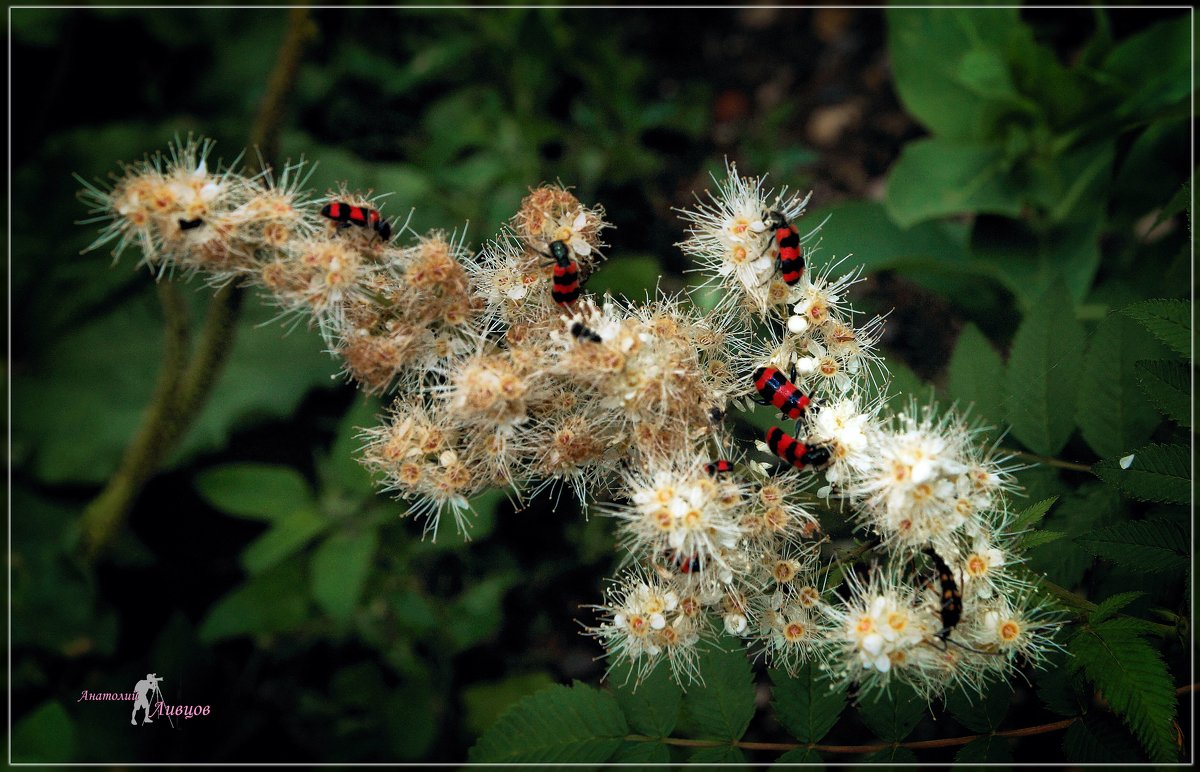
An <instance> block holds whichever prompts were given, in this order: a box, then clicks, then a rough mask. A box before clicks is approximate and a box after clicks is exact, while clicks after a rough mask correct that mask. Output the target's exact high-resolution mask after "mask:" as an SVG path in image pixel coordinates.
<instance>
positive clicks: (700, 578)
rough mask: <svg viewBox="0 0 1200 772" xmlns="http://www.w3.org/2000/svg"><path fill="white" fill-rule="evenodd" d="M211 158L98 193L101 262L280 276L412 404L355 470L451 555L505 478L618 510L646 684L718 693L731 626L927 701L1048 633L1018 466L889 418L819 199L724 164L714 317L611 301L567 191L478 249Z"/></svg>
mask: <svg viewBox="0 0 1200 772" xmlns="http://www.w3.org/2000/svg"><path fill="white" fill-rule="evenodd" d="M210 151H211V143H209V142H206V141H202V142H195V141H192V140H190V139H189V140H188V141H187V142H183V143H177V144H176V145H175V146H173V147H172V148H171V150H170V152H169V153H168V154H167V155H166V156H162V155H159V156H154V157H152V158H147V159H145V160H144V161H142V162H141V163H138V164H133V165H127V166H125V167H124V169H123V172H122V174H121V175H120V176H119V177H117V179H116V180H115V182H114V184H113V185H111V186H109V187H104V188H102V187H100V186H96V185H86V188H85V190H84V192H83V197H84V198H85V199H86V200H88V201H89V202H90V203H91V204H92V206H93V210H94V212H95V213H96V214H97V215H98V217H97V219H98V220H102V221H103V222H105V226H104V229H103V231H102V233H101V235H100V237H99V238H98V239H97V240H96V242H95V243H94V244H93V247H96V246H100V245H104V244H110V243H111V244H114V245H115V250H114V252H115V253H116V254H119V253H120V252H121V251H122V250H124V249H125V248H126V247H128V246H130V245H137V246H138V247H139V248H140V251H141V253H142V260H143V263H145V264H146V265H147V266H149V267H150V268H151V269H152V270H153V271H154V272H155V273H156V274H158V275H160V276H161V275H163V274H164V273H171V272H173V270H174V269H175V268H176V267H178V268H180V269H181V270H183V271H186V272H189V273H198V274H201V275H203V276H205V277H206V279H207V280H208V281H210V282H211V283H213V284H214V285H222V284H227V283H229V282H238V283H239V284H244V285H248V286H253V287H257V288H258V289H259V290H260V291H261V292H262V293H263V294H264V295H265V296H266V298H267V300H268V302H270V303H272V304H274V305H276V306H278V307H279V308H280V309H281V310H282V315H284V316H289V317H291V318H293V319H295V320H300V321H304V322H306V323H307V324H309V325H310V326H312V327H314V328H316V329H317V330H319V331H320V333H321V335H322V336H323V338H324V340H325V341H326V343H327V345H328V347H329V349H330V351H331V352H332V353H333V355H334V356H335V357H336V358H337V359H338V360H340V362H341V367H342V370H343V373H344V374H345V376H346V377H347V378H349V379H350V380H352V381H354V382H356V383H357V384H358V386H359V387H360V388H361V389H363V390H364V391H366V392H370V393H379V394H385V395H388V396H390V397H391V400H392V401H391V406H390V408H389V410H388V413H387V415H386V416H384V418H383V420H382V422H381V423H380V424H379V425H377V426H374V427H371V428H367V429H364V430H363V435H362V436H363V439H364V447H363V458H362V461H363V463H364V464H365V465H366V466H367V467H368V468H369V469H371V470H372V471H373V472H374V473H375V474H376V476H377V479H379V480H380V481H381V484H382V486H383V487H384V488H385V489H386V490H388V491H390V492H392V493H394V494H395V495H396V496H397V497H398V498H400V499H403V500H405V501H407V502H408V503H409V506H408V509H407V512H408V514H410V515H413V516H415V517H417V518H421V519H423V520H424V524H425V528H426V531H427V532H428V533H432V534H433V536H434V538H436V535H437V530H438V527H439V523H440V521H441V517H442V515H443V514H445V513H447V512H449V513H451V514H452V516H453V518H454V521H455V524H456V527H457V530H458V531H459V532H460V533H462V534H463V535H464V536H466V535H468V533H469V529H470V525H471V517H470V516H471V513H472V510H471V506H472V505H471V501H472V498H473V497H475V496H477V495H478V494H481V493H483V492H485V491H487V490H490V489H496V488H502V489H506V490H508V491H509V492H510V495H511V496H512V497H513V498H514V499H515V500H516V501H518V502H520V501H522V500H523V499H524V498H526V497H529V496H535V495H538V494H539V493H541V492H542V491H545V490H547V489H557V493H558V494H559V495H561V493H562V491H563V490H565V489H569V490H571V491H572V492H573V493H574V494H575V496H576V497H577V498H578V500H579V502H580V504H581V505H583V506H585V507H586V506H587V505H588V504H589V503H590V502H593V500H594V499H596V498H597V497H598V496H603V497H605V499H606V501H605V503H604V504H603V505H601V506H600V507H599V510H600V512H601V513H602V514H605V515H608V516H610V517H611V518H612V519H613V521H614V522H615V524H616V529H617V532H618V541H619V544H620V546H621V548H622V549H623V550H624V552H625V553H626V555H627V561H626V563H627V564H628V567H627V568H625V569H624V570H623V571H622V572H621V574H620V575H619V576H618V577H617V578H615V579H614V580H613V584H612V587H611V588H610V590H609V592H608V593H607V596H606V598H605V601H604V602H603V603H602V604H601V605H599V606H596V607H595V608H596V609H597V617H598V621H597V623H596V624H595V626H592V627H590V628H588V632H589V633H590V634H591V635H593V636H595V637H596V638H597V639H598V640H599V641H600V642H602V644H603V645H604V647H605V648H606V650H607V654H608V656H609V658H610V661H611V662H612V663H614V664H616V663H628V664H630V665H631V666H632V667H631V672H632V673H634V674H635V677H636V678H637V679H639V680H640V679H641V678H643V677H645V675H646V674H647V673H649V672H650V671H651V670H652V669H653V668H655V667H657V666H658V664H659V663H660V662H664V661H665V662H667V663H668V665H667V666H668V667H669V668H670V669H671V671H672V673H673V674H674V676H675V678H676V679H677V680H678V681H679V682H680V683H684V684H686V683H691V682H695V681H697V680H701V679H702V676H703V674H702V673H701V672H700V671H699V667H698V654H699V652H700V651H701V650H702V649H703V647H704V646H707V645H717V644H716V643H715V639H716V638H717V637H719V636H720V635H722V634H724V635H730V636H737V637H740V638H742V639H745V640H746V641H747V643H748V644H749V645H750V646H751V647H752V648H754V649H755V650H756V651H757V652H758V653H759V654H760V655H761V656H763V657H765V658H766V659H767V660H768V661H769V662H770V663H771V664H773V665H775V666H779V667H782V668H784V669H786V670H788V671H789V672H794V671H795V670H796V669H797V668H799V667H800V666H802V665H804V664H806V663H809V662H816V663H819V664H820V666H821V667H823V668H825V669H827V670H829V671H830V672H833V673H836V674H838V675H839V676H840V677H842V678H845V679H847V680H851V681H854V682H858V683H860V684H862V685H863V686H864V687H866V688H872V687H881V686H886V685H887V683H889V681H890V679H893V678H898V679H901V680H904V681H907V682H908V683H911V684H913V685H915V686H916V687H917V688H918V689H921V690H922V691H924V692H926V693H929V694H933V693H937V692H940V691H942V690H944V689H945V688H946V687H947V685H950V684H957V683H962V684H966V685H969V686H971V687H973V688H977V689H982V688H983V686H984V684H986V683H987V682H988V680H989V679H991V678H993V677H997V676H1000V675H1003V674H1006V673H1008V672H1009V671H1010V670H1011V669H1012V668H1013V667H1014V663H1015V662H1016V661H1017V660H1018V657H1020V658H1022V659H1024V660H1032V661H1037V660H1038V659H1039V658H1040V657H1042V656H1044V654H1045V652H1046V650H1047V647H1048V646H1051V645H1052V644H1051V642H1050V640H1049V637H1048V633H1049V632H1050V631H1051V630H1052V628H1053V624H1054V622H1053V619H1052V617H1051V616H1049V615H1048V613H1047V612H1046V611H1045V609H1043V608H1040V607H1039V606H1037V605H1036V603H1035V602H1033V601H1032V600H1031V598H1032V597H1033V595H1032V588H1031V587H1030V586H1029V585H1028V584H1027V583H1025V582H1023V581H1022V580H1021V579H1019V578H1018V575H1017V574H1016V573H1014V567H1015V566H1016V564H1018V563H1019V562H1020V556H1019V555H1018V554H1016V553H1015V552H1014V550H1013V547H1012V544H1013V541H1012V539H1011V536H1012V534H1011V533H1010V532H1009V530H1010V529H1009V523H1010V517H1009V515H1008V508H1007V507H1008V503H1007V502H1008V498H1009V496H1010V494H1012V493H1013V492H1014V488H1015V486H1014V482H1013V477H1012V471H1013V470H1012V468H1011V465H1010V464H1009V459H1008V458H1007V457H1004V456H1003V455H1000V454H998V453H997V452H996V451H995V449H994V448H992V449H989V448H986V447H981V446H980V445H979V443H978V441H977V440H978V431H977V430H976V429H973V428H971V427H970V426H969V425H967V424H966V423H965V421H964V420H963V419H962V418H960V417H959V416H957V415H956V414H955V413H953V412H949V413H945V414H942V415H940V416H939V415H938V413H937V412H936V411H935V410H934V409H933V408H922V409H918V408H917V407H916V406H915V405H910V406H909V407H908V409H907V410H906V411H904V412H902V413H900V414H899V415H897V416H893V417H888V416H886V415H885V413H886V407H887V405H886V404H885V402H884V400H883V399H882V398H881V397H880V396H879V395H880V394H881V393H882V392H883V389H881V388H880V384H881V383H882V382H883V381H884V380H885V379H886V369H885V368H884V365H883V360H882V357H881V356H880V355H879V354H878V351H877V343H878V340H879V333H880V330H881V328H882V320H881V319H880V318H878V317H875V318H873V319H870V320H869V321H867V322H866V323H859V320H858V319H857V318H856V312H855V310H854V309H853V307H852V306H851V305H850V303H849V300H848V295H847V293H848V290H849V288H850V287H851V286H852V285H853V284H854V283H855V282H856V281H857V280H858V275H859V273H858V271H856V270H851V271H850V272H849V273H847V274H844V275H835V271H836V269H837V268H838V265H839V263H837V262H832V263H826V264H824V265H822V266H820V267H818V268H817V269H816V270H814V271H809V270H807V269H808V260H809V259H810V258H811V257H812V255H811V254H806V248H809V251H810V252H811V251H812V250H811V248H812V247H814V246H815V237H816V235H817V233H818V231H819V229H814V230H813V231H811V232H809V233H808V234H806V235H803V236H802V235H801V234H800V231H799V229H798V228H797V227H796V226H795V225H794V224H793V222H794V221H796V220H798V219H799V218H800V217H801V215H802V214H803V211H804V207H805V205H806V203H807V198H805V199H801V198H799V197H798V196H795V195H792V196H788V195H787V193H786V191H783V192H781V193H780V194H778V195H775V196H774V197H772V191H769V190H767V189H765V188H764V185H763V181H762V180H761V179H748V178H743V177H741V176H739V175H738V174H737V171H736V169H735V168H733V167H732V166H731V167H729V169H728V170H727V171H728V174H727V179H724V180H722V181H720V182H719V184H718V194H717V195H715V196H713V195H710V196H709V200H708V202H705V203H700V204H699V205H698V208H697V209H695V210H690V211H684V212H683V216H684V218H685V220H686V221H687V222H688V223H689V236H688V238H687V239H686V240H685V241H683V242H682V243H681V244H680V246H681V247H682V248H683V250H684V251H685V253H687V254H688V255H689V256H690V257H691V258H692V259H693V260H694V261H695V262H696V264H697V265H698V270H700V271H703V272H704V273H705V274H706V275H707V277H708V282H707V284H706V286H708V287H711V288H715V289H716V290H717V291H718V292H719V298H718V301H717V303H716V306H715V308H714V309H713V310H711V311H708V312H706V311H704V310H702V309H701V308H700V307H699V306H698V305H697V304H696V303H694V302H693V296H692V295H691V294H689V293H683V294H679V295H665V294H662V293H657V294H656V295H655V297H653V298H648V299H647V300H646V301H645V302H640V303H639V302H631V301H628V300H625V299H617V298H613V297H610V296H607V295H606V296H603V297H595V296H593V295H591V294H589V293H588V292H587V290H586V286H585V282H586V279H587V277H588V276H589V275H590V274H591V273H593V272H594V271H595V270H596V269H597V268H598V267H599V264H600V262H601V261H602V259H603V251H604V249H605V248H606V245H605V244H604V243H603V241H602V240H601V239H602V233H603V231H604V229H605V228H607V227H609V225H608V223H606V222H605V220H604V212H603V210H601V209H600V208H599V207H594V206H587V205H585V204H583V203H581V202H580V201H579V200H578V199H577V198H576V197H575V196H574V195H573V194H572V193H571V192H570V191H569V190H566V189H564V188H562V187H557V186H546V187H540V188H537V189H534V190H532V191H531V192H530V194H529V195H528V196H527V197H526V198H525V199H524V200H523V201H522V202H521V206H520V209H519V211H518V212H517V213H516V214H515V215H514V216H513V218H512V219H511V221H510V222H509V223H508V224H507V225H506V226H505V228H504V229H503V231H502V232H501V233H499V234H498V235H496V236H495V237H494V238H493V239H491V240H490V241H488V242H487V243H486V245H485V246H484V247H483V248H482V250H480V252H479V253H478V254H474V255H473V254H472V253H471V252H470V250H469V249H468V248H467V246H466V245H465V243H464V237H463V236H462V235H461V234H457V233H447V232H445V231H437V230H435V231H431V232H428V233H425V234H418V233H417V232H415V231H413V230H412V229H410V228H409V223H408V222H405V223H403V224H402V225H400V224H394V223H392V222H391V221H390V220H387V219H385V218H384V217H383V216H382V214H381V212H380V210H379V208H378V206H379V205H378V199H376V198H372V197H371V196H370V195H369V194H361V193H356V192H353V191H350V190H347V189H344V188H343V189H341V190H337V191H330V192H328V193H327V194H326V195H325V196H324V197H321V198H312V197H310V196H309V195H308V194H307V192H305V191H304V190H302V188H303V186H304V183H305V179H306V178H305V175H304V174H303V169H304V166H303V164H302V163H301V164H295V165H289V166H287V167H286V168H285V169H284V170H283V172H282V173H281V174H279V175H278V177H276V176H275V175H274V174H272V173H271V172H270V171H266V172H262V173H259V174H253V175H252V174H248V173H246V172H244V171H240V170H238V169H237V168H235V167H229V168H217V169H215V170H211V171H210V169H209V163H208V160H207V159H208V156H209V155H210ZM401 237H403V240H405V241H406V242H407V243H405V244H399V243H396V242H398V241H400V240H401ZM785 374H786V375H785ZM768 381H769V383H768ZM755 395H757V396H758V397H759V398H761V399H762V400H763V401H764V403H765V404H771V405H774V407H775V408H777V409H779V410H780V411H781V412H782V414H783V416H784V417H786V418H787V419H788V421H789V422H791V421H794V422H795V432H794V436H791V433H790V432H784V431H783V430H782V429H780V428H778V427H776V428H773V429H772V430H771V432H769V433H768V435H767V436H766V438H765V439H766V442H763V441H761V440H760V441H759V442H758V443H757V451H758V452H760V453H773V454H774V455H775V456H776V457H777V460H776V462H775V463H774V464H769V463H765V462H763V461H761V460H755V459H754V458H753V457H752V456H751V451H752V449H753V448H754V447H755V446H753V445H750V444H749V443H746V442H745V439H746V438H745V431H744V428H745V427H743V426H740V425H738V421H737V420H736V419H735V418H733V417H731V416H734V415H736V412H733V411H732V410H731V409H732V408H734V407H738V408H740V409H741V410H743V411H744V410H748V409H750V406H749V404H748V403H749V398H751V397H754V396H755ZM790 428H791V427H790V426H789V429H790ZM781 461H782V462H783V463H782V465H781V464H780V462H781ZM557 500H558V499H557V498H556V499H555V501H556V502H557ZM818 511H822V512H825V513H829V514H831V515H839V514H845V515H847V516H848V517H849V518H850V519H851V521H852V522H853V523H855V524H856V525H857V527H859V528H860V529H861V530H863V531H864V532H865V533H866V534H867V535H868V536H869V537H870V538H871V539H872V540H873V542H878V544H877V551H876V552H875V555H874V556H873V557H874V558H875V559H876V562H875V563H874V564H873V566H872V567H871V568H869V569H868V570H867V573H866V578H862V577H860V576H858V575H857V574H854V573H853V572H851V573H850V574H848V578H847V581H846V582H845V583H844V584H841V585H839V582H834V581H830V577H831V575H833V571H832V569H833V564H832V563H830V562H829V561H828V559H827V557H825V556H826V555H827V553H828V541H829V540H828V539H827V538H825V537H824V536H823V534H822V532H821V528H820V526H819V524H818V520H817V517H816V513H817V512H818ZM839 573H840V570H839Z"/></svg>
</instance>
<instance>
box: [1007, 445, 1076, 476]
mask: <svg viewBox="0 0 1200 772" xmlns="http://www.w3.org/2000/svg"><path fill="white" fill-rule="evenodd" d="M998 450H999V451H1000V452H1001V453H1008V454H1009V455H1013V456H1020V457H1021V458H1027V459H1029V460H1030V461H1036V462H1037V463H1039V464H1045V465H1046V466H1054V467H1058V468H1059V469H1070V470H1071V471H1073V472H1090V471H1092V468H1091V467H1090V466H1088V465H1087V464H1079V463H1076V462H1074V461H1063V460H1062V459H1061V458H1052V457H1050V456H1039V455H1038V454H1037V453H1029V452H1028V451H1024V450H1015V449H1013V448H999V449H998Z"/></svg>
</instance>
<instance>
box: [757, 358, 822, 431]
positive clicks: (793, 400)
mask: <svg viewBox="0 0 1200 772" xmlns="http://www.w3.org/2000/svg"><path fill="white" fill-rule="evenodd" d="M753 378H754V388H755V389H756V390H757V391H758V393H759V394H760V395H761V396H762V398H763V400H764V402H763V404H764V405H767V404H770V405H774V406H775V407H777V408H779V410H780V412H782V413H783V414H784V415H785V416H787V417H788V418H790V419H792V420H793V421H799V420H800V416H802V415H804V411H805V410H807V409H808V406H809V405H810V404H811V403H812V400H811V399H810V398H809V396H808V395H807V394H803V393H801V392H800V390H799V389H798V388H796V384H794V383H792V382H791V381H789V380H788V379H787V376H785V375H784V374H783V373H782V372H780V371H779V370H777V369H775V368H774V367H760V368H758V369H757V370H755V371H754V375H753Z"/></svg>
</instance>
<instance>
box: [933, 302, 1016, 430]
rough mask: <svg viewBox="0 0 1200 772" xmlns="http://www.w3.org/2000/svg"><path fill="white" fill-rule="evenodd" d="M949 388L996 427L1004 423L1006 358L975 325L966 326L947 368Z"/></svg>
mask: <svg viewBox="0 0 1200 772" xmlns="http://www.w3.org/2000/svg"><path fill="white" fill-rule="evenodd" d="M947 388H948V390H949V392H950V396H951V397H952V398H953V399H954V400H955V401H957V402H958V403H959V404H960V405H962V406H964V407H966V406H970V408H971V413H972V415H976V416H979V417H981V418H983V419H984V420H985V421H987V422H988V423H990V424H992V425H993V426H995V427H996V428H998V429H999V428H1003V426H1002V425H1003V424H1004V419H1005V416H1004V407H1003V405H1004V361H1003V360H1002V359H1001V358H1000V354H998V353H997V352H996V349H994V348H992V344H991V343H989V342H988V339H987V338H985V337H984V336H983V333H981V332H980V331H979V328H978V327H976V326H975V325H973V324H967V325H966V326H965V327H963V330H962V332H961V333H960V334H959V336H958V341H957V342H956V343H955V344H954V353H953V354H952V355H951V357H950V365H949V368H948V370H947Z"/></svg>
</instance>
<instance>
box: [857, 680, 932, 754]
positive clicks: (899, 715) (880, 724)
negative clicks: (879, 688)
mask: <svg viewBox="0 0 1200 772" xmlns="http://www.w3.org/2000/svg"><path fill="white" fill-rule="evenodd" d="M926 710H927V706H926V703H925V700H923V699H921V697H920V695H918V694H917V693H916V692H915V691H913V688H912V687H911V686H907V685H905V684H897V683H893V684H890V685H889V686H888V689H887V691H885V692H882V693H879V694H870V695H864V696H862V697H860V698H859V702H858V715H859V716H860V717H861V718H862V720H863V723H865V724H866V725H867V728H869V729H870V730H871V731H872V732H873V733H874V734H875V736H876V737H878V738H879V739H881V740H886V741H888V742H900V741H902V740H903V739H904V738H906V737H908V735H909V733H910V732H912V730H913V729H914V728H916V726H917V724H918V723H919V722H920V721H921V717H922V716H924V715H925V712H926Z"/></svg>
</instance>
